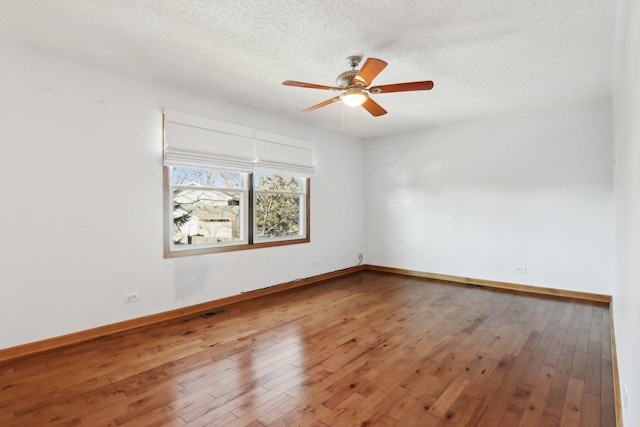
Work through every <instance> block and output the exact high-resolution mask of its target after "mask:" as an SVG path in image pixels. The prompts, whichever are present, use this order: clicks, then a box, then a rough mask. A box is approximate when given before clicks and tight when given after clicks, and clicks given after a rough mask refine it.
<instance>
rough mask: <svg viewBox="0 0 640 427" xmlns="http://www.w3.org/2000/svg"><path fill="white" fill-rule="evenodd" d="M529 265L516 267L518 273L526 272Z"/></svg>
mask: <svg viewBox="0 0 640 427" xmlns="http://www.w3.org/2000/svg"><path fill="white" fill-rule="evenodd" d="M526 272H527V267H516V273H526Z"/></svg>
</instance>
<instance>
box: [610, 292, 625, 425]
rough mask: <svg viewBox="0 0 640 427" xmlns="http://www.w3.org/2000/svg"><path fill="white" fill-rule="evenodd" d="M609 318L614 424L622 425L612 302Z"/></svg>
mask: <svg viewBox="0 0 640 427" xmlns="http://www.w3.org/2000/svg"><path fill="white" fill-rule="evenodd" d="M609 319H611V320H610V322H611V324H610V327H611V369H613V402H614V404H615V412H616V426H618V427H622V397H621V395H620V376H619V374H618V351H617V350H616V331H615V327H614V325H613V303H611V304H610V305H609Z"/></svg>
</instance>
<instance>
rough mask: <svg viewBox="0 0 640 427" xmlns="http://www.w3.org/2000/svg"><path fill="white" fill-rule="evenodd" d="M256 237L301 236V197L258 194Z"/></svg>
mask: <svg viewBox="0 0 640 427" xmlns="http://www.w3.org/2000/svg"><path fill="white" fill-rule="evenodd" d="M255 213H256V214H255V223H256V236H257V237H258V238H260V237H262V238H264V237H286V236H298V235H300V196H298V195H293V194H265V193H258V194H256V206H255Z"/></svg>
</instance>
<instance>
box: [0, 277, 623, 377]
mask: <svg viewBox="0 0 640 427" xmlns="http://www.w3.org/2000/svg"><path fill="white" fill-rule="evenodd" d="M362 270H372V271H380V272H384V273H393V274H401V275H405V276H415V277H423V278H427V279H434V280H442V281H447V282H455V283H465V284H471V285H481V286H487V287H492V288H500V289H510V290H514V291H520V292H529V293H534V294H542V295H553V296H559V297H566V298H577V299H583V300H588V301H598V302H605V303H610V302H611V296H609V295H600V294H592V293H587V292H576V291H565V290H559V289H552V288H542V287H537V286H529V285H519V284H515V283H507V282H497V281H492V280H482V279H473V278H467V277H458V276H451V275H447V274H437V273H428V272H423V271H415V270H406V269H400V268H391V267H382V266H376V265H361V266H356V267H351V268H346V269H344V270H338V271H333V272H330V273H325V274H320V275H318V276H313V277H309V278H306V279H300V280H295V281H293V282H288V283H283V284H280V285H274V286H270V287H268V288H262V289H257V290H255V291H250V292H246V293H242V294H239V295H233V296H230V297H226V298H221V299H217V300H213V301H207V302H204V303H201V304H196V305H191V306H188V307H183V308H178V309H175V310H169V311H165V312H162V313H156V314H151V315H149V316H144V317H138V318H135V319H130V320H125V321H122V322H117V323H112V324H109V325H104V326H99V327H97V328H92V329H87V330H84V331H79V332H74V333H71V334H67V335H62V336H58V337H53V338H48V339H45V340H41V341H36V342H32V343H27V344H22V345H18V346H15V347H9V348H5V349H0V362H4V361H7V360H11V359H16V358H19V357H24V356H28V355H31V354H36V353H41V352H44V351H49V350H54V349H57V348H61V347H66V346H69V345H73V344H78V343H80V342H83V341H89V340H91V339H94V338H99V337H103V336H106V335H111V334H117V333H121V332H125V331H128V330H131V329H135V328H139V327H142V326H149V325H152V324H155V323H160V322H165V321H170V320H175V319H179V318H181V317H186V316H192V315H195V314H199V313H204V312H206V311H210V310H214V309H216V308H220V307H223V306H227V305H230V304H233V303H237V302H242V301H248V300H251V299H254V298H258V297H261V296H264V295H269V294H274V293H277V292H282V291H286V290H288V289H294V288H298V287H301V286H306V285H310V284H312V283H317V282H320V281H323V280H328V279H332V278H336V277H340V276H344V275H347V274H351V273H355V272H358V271H362ZM614 372H616V371H615V370H614Z"/></svg>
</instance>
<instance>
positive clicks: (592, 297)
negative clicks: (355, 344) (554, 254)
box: [365, 265, 611, 303]
mask: <svg viewBox="0 0 640 427" xmlns="http://www.w3.org/2000/svg"><path fill="white" fill-rule="evenodd" d="M365 268H366V269H367V270H373V271H381V272H385V273H393V274H401V275H405V276H414V277H424V278H426V279H434V280H443V281H446V282H455V283H465V284H467V285H480V286H486V287H490V288H499V289H509V290H512V291H519V292H528V293H533V294H540V295H553V296H557V297H563V298H576V299H582V300H587V301H596V302H604V303H611V296H610V295H601V294H592V293H589V292H578V291H567V290H562V289H553V288H543V287H539V286H530V285H520V284H517V283H508V282H498V281H494V280H483V279H474V278H470V277H460V276H451V275H448V274H438V273H428V272H425V271H416V270H405V269H401V268H392V267H381V266H377V265H365Z"/></svg>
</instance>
